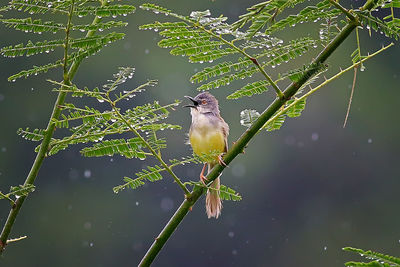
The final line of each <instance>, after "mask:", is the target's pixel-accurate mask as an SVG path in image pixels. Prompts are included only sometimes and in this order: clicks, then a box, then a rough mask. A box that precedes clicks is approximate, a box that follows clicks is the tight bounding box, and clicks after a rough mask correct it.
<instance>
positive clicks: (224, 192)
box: [219, 185, 242, 201]
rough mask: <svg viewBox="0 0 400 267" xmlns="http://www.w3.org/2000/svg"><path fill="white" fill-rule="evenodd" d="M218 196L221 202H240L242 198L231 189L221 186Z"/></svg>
mask: <svg viewBox="0 0 400 267" xmlns="http://www.w3.org/2000/svg"><path fill="white" fill-rule="evenodd" d="M219 196H220V197H221V199H222V200H232V201H240V200H242V197H241V196H240V195H239V193H237V192H236V191H235V190H233V189H232V188H229V187H227V186H225V185H221V187H220V189H219Z"/></svg>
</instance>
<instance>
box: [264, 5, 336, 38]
mask: <svg viewBox="0 0 400 267" xmlns="http://www.w3.org/2000/svg"><path fill="white" fill-rule="evenodd" d="M340 14H341V11H340V10H338V9H335V8H333V9H332V8H331V4H330V3H329V1H328V0H325V1H322V2H320V3H318V4H317V5H316V6H308V7H306V8H304V9H303V10H301V11H300V12H299V13H298V14H296V15H289V16H287V17H286V18H284V19H282V20H280V21H278V22H276V23H274V24H272V25H271V26H270V27H268V28H267V29H266V31H265V34H271V33H274V32H276V31H280V30H283V29H285V28H286V27H289V26H295V25H296V24H298V23H303V22H309V21H314V22H317V21H319V20H321V19H326V18H332V17H337V16H339V15H340Z"/></svg>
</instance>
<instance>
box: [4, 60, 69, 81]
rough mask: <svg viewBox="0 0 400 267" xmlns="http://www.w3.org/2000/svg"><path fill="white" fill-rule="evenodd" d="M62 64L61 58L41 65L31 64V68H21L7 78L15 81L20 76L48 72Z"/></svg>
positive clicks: (26, 76) (25, 76)
mask: <svg viewBox="0 0 400 267" xmlns="http://www.w3.org/2000/svg"><path fill="white" fill-rule="evenodd" d="M62 66H63V63H62V61H61V60H58V61H56V62H54V63H49V64H46V65H43V66H33V67H32V69H29V70H22V71H20V72H19V73H17V74H14V75H12V76H10V77H8V80H9V81H12V82H15V80H16V79H19V78H22V77H23V78H28V77H29V76H31V75H38V74H40V73H45V72H48V71H49V70H51V69H54V68H58V67H62Z"/></svg>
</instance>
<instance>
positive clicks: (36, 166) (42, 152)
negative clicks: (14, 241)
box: [0, 1, 108, 255]
mask: <svg viewBox="0 0 400 267" xmlns="http://www.w3.org/2000/svg"><path fill="white" fill-rule="evenodd" d="M106 5H108V2H107V1H104V2H102V6H106ZM100 20H101V19H100V18H99V17H98V16H96V17H95V18H94V19H93V21H92V25H96V24H97V23H99V22H100ZM95 32H96V31H94V30H90V31H88V32H87V34H86V37H90V36H93V35H94V34H95ZM64 57H65V58H66V56H64ZM81 61H82V60H76V61H74V62H73V63H72V65H71V67H70V68H69V71H68V80H69V81H71V80H72V78H73V77H74V76H75V74H76V72H77V70H78V68H79V65H80V63H81ZM64 64H65V63H64ZM66 85H70V84H66ZM65 97H66V93H65V92H59V94H58V96H57V100H56V101H55V103H54V106H53V111H52V114H51V116H50V119H49V122H48V124H47V128H46V130H45V134H44V137H43V140H42V143H41V144H40V149H39V152H38V153H37V154H36V158H35V161H34V162H33V165H32V167H31V170H30V171H29V174H28V176H27V178H26V180H25V182H24V185H28V184H33V183H34V182H35V179H36V177H37V175H38V173H39V170H40V167H41V166H42V163H43V160H44V158H45V157H46V153H47V151H48V148H49V144H50V140H51V138H52V136H53V134H54V130H55V124H54V122H53V120H54V119H58V117H59V116H60V113H61V109H60V108H59V106H60V105H62V104H63V103H64V100H65ZM26 197H27V196H21V197H19V198H18V199H17V200H16V201H15V205H13V207H12V208H11V210H10V213H9V215H8V217H7V221H6V222H5V224H4V226H3V230H2V232H1V235H0V255H1V254H2V253H3V251H4V248H5V246H6V245H7V239H8V236H9V235H10V232H11V229H12V227H13V225H14V223H15V219H16V218H17V215H18V213H19V211H20V209H21V207H22V204H23V203H24V201H25V199H26Z"/></svg>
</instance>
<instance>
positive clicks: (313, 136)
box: [311, 133, 319, 141]
mask: <svg viewBox="0 0 400 267" xmlns="http://www.w3.org/2000/svg"><path fill="white" fill-rule="evenodd" d="M318 139H319V134H318V133H312V135H311V140H313V141H317V140H318Z"/></svg>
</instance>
